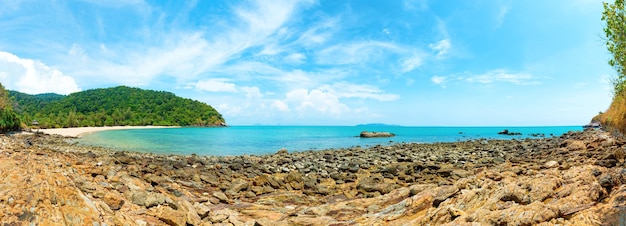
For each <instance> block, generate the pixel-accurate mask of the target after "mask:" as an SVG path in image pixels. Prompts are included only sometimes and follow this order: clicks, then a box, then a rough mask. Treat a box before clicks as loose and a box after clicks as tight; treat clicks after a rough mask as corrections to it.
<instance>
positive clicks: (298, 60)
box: [285, 53, 306, 64]
mask: <svg viewBox="0 0 626 226" xmlns="http://www.w3.org/2000/svg"><path fill="white" fill-rule="evenodd" d="M285 61H286V62H288V63H292V64H302V63H304V62H305V61H306V56H305V55H304V54H302V53H293V54H290V55H288V56H287V57H285Z"/></svg>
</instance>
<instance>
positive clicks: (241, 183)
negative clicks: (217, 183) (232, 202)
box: [226, 178, 249, 195]
mask: <svg viewBox="0 0 626 226" xmlns="http://www.w3.org/2000/svg"><path fill="white" fill-rule="evenodd" d="M248 186H249V184H248V181H246V180H243V179H239V178H237V179H235V180H233V182H231V184H230V188H228V190H227V191H226V193H227V194H229V195H235V194H237V193H239V192H240V191H243V190H246V189H248Z"/></svg>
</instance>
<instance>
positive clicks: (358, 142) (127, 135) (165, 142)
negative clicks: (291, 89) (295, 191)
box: [79, 126, 582, 156]
mask: <svg viewBox="0 0 626 226" xmlns="http://www.w3.org/2000/svg"><path fill="white" fill-rule="evenodd" d="M505 129H507V130H509V131H510V132H519V133H522V135H521V136H507V135H499V134H498V132H500V131H503V130H505ZM581 130H582V127H580V126H545V127H407V126H230V127H216V128H200V127H185V128H163V129H132V130H111V131H102V132H96V133H92V134H88V135H85V136H84V137H82V138H80V139H79V144H82V145H95V146H103V147H108V148H112V149H115V150H124V151H138V152H150V153H159V154H180V155H190V154H192V153H193V154H197V155H215V156H234V155H264V154H271V153H275V152H276V151H278V150H280V149H282V148H286V149H287V150H288V151H289V152H292V151H307V150H322V149H332V148H347V147H352V146H362V147H367V146H374V145H391V144H394V143H401V142H407V143H409V142H411V143H434V142H453V141H463V140H470V139H481V138H485V139H525V138H541V137H534V136H531V134H543V135H545V137H550V136H560V135H561V134H563V133H567V132H568V131H581ZM361 131H386V132H391V133H394V134H396V136H395V137H389V138H360V137H358V136H359V133H360V132H361Z"/></svg>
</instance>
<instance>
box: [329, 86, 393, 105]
mask: <svg viewBox="0 0 626 226" xmlns="http://www.w3.org/2000/svg"><path fill="white" fill-rule="evenodd" d="M320 90H323V91H326V92H328V93H332V94H333V95H335V96H337V97H338V98H360V99H375V100H379V101H393V100H396V99H398V98H399V96H398V95H396V94H388V93H385V92H384V91H383V90H381V89H379V88H378V87H375V86H372V85H359V84H352V83H347V82H339V83H335V84H333V85H324V86H321V87H320Z"/></svg>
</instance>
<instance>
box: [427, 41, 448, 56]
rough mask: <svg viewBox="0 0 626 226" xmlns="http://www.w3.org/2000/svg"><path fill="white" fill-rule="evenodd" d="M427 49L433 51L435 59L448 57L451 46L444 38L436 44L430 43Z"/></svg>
mask: <svg viewBox="0 0 626 226" xmlns="http://www.w3.org/2000/svg"><path fill="white" fill-rule="evenodd" d="M428 47H430V49H432V50H433V51H435V56H436V57H437V58H443V57H445V56H446V55H448V52H449V51H450V49H451V48H452V44H451V43H450V39H448V38H446V39H442V40H441V41H438V42H436V43H431V44H429V45H428Z"/></svg>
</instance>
